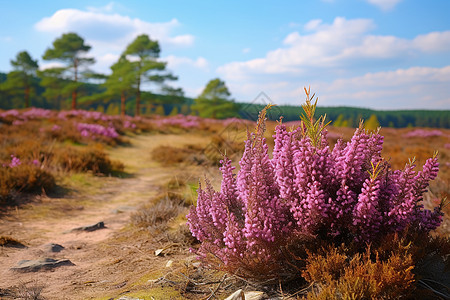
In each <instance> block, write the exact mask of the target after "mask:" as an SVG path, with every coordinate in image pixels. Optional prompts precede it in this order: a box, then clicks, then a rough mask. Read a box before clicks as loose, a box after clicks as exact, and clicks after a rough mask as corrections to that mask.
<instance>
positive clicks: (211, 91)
mask: <svg viewBox="0 0 450 300" xmlns="http://www.w3.org/2000/svg"><path fill="white" fill-rule="evenodd" d="M90 50H91V46H89V45H87V44H86V43H85V41H84V39H83V38H82V37H80V36H79V35H78V34H76V33H66V34H63V35H62V36H61V37H59V38H57V39H55V41H54V42H53V44H52V46H51V47H49V48H48V49H47V50H46V51H45V53H44V54H43V56H42V58H43V59H44V60H45V61H49V62H53V63H56V64H57V66H56V67H51V68H46V69H44V70H41V69H39V65H38V61H37V60H36V59H33V58H32V57H31V56H30V55H29V53H28V52H27V51H21V52H19V53H18V54H17V56H16V58H15V59H12V60H11V67H12V71H11V72H9V73H7V74H6V73H1V72H0V109H19V108H27V107H31V106H33V107H39V108H45V109H56V110H58V109H75V108H79V109H84V110H95V111H100V112H105V113H107V114H109V115H118V114H122V115H125V114H127V115H141V114H143V115H150V114H159V115H176V114H179V113H180V114H184V115H188V114H194V115H201V116H206V117H213V118H226V117H230V116H236V117H240V118H245V119H251V120H253V121H255V120H256V118H257V116H258V112H259V111H260V110H261V109H263V108H264V106H265V104H268V103H263V104H261V103H258V101H255V103H245V102H240V101H235V100H233V99H232V97H231V94H230V92H229V90H228V88H227V87H226V84H225V82H224V81H222V80H220V79H219V78H214V79H212V80H210V81H209V82H208V83H207V84H206V86H205V89H204V91H203V92H202V93H201V94H200V95H198V97H197V98H196V99H193V98H189V97H185V95H184V91H183V89H182V88H180V87H178V88H174V87H172V86H171V85H168V84H167V82H169V81H176V80H177V76H176V75H174V74H171V73H170V72H168V71H167V62H164V61H162V60H161V59H160V52H161V49H160V46H159V43H158V41H156V40H152V39H151V38H150V37H149V36H148V35H145V34H143V35H140V36H138V37H136V39H135V40H133V41H132V42H131V43H130V44H129V45H127V46H126V47H125V49H124V51H123V52H122V54H121V56H120V57H119V59H118V60H117V62H115V63H114V64H113V65H112V66H111V67H110V68H111V74H110V75H105V74H99V73H95V72H93V71H91V70H90V69H89V66H90V65H92V64H93V63H94V62H95V60H94V59H93V58H92V57H89V51H90ZM143 86H145V87H146V89H145V90H143V89H142V87H143ZM149 87H150V88H151V90H152V92H150V91H149V90H148V88H149ZM205 101H206V102H205ZM199 108H201V109H199ZM298 108H299V107H298V106H286V105H284V106H279V107H277V110H276V111H274V112H271V113H270V114H269V115H268V118H269V119H272V120H277V119H278V118H279V117H280V116H283V117H284V120H285V121H295V120H297V119H298V113H297V111H298ZM250 112H251V113H250ZM317 113H318V114H321V115H322V114H327V115H328V116H329V118H330V119H331V120H334V122H335V123H334V125H335V126H336V127H356V126H358V124H359V120H360V119H365V120H369V119H370V118H372V119H375V120H373V121H374V122H375V124H376V123H377V122H378V123H379V124H380V125H381V126H383V127H393V128H404V127H436V128H450V119H449V117H448V116H449V114H450V111H448V110H447V111H443V110H401V111H399V110H397V111H379V110H378V111H377V110H371V109H365V108H355V107H318V108H317Z"/></svg>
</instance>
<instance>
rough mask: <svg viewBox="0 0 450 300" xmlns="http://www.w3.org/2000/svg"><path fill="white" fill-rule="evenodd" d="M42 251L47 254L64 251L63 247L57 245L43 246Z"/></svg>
mask: <svg viewBox="0 0 450 300" xmlns="http://www.w3.org/2000/svg"><path fill="white" fill-rule="evenodd" d="M44 249H45V251H48V252H61V251H62V250H64V247H63V246H61V245H59V244H55V243H50V244H47V245H45V246H44Z"/></svg>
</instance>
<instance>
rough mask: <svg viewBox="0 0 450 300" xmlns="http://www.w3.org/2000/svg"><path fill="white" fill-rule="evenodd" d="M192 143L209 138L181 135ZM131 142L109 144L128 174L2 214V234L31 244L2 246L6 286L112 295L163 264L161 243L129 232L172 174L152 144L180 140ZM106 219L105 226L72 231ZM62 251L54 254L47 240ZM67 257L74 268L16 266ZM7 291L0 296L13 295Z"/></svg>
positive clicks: (0, 266) (56, 294) (56, 295)
mask: <svg viewBox="0 0 450 300" xmlns="http://www.w3.org/2000/svg"><path fill="white" fill-rule="evenodd" d="M183 140H184V141H185V142H186V141H188V142H189V143H199V144H203V143H205V138H203V137H200V136H183ZM130 141H131V146H126V147H117V148H114V149H111V150H110V156H111V158H112V159H118V160H120V161H122V162H123V163H124V164H125V166H126V168H125V171H126V172H128V173H129V174H130V175H131V176H130V178H113V177H101V178H98V177H92V181H93V182H92V186H89V183H88V184H85V185H84V186H83V187H81V188H80V189H79V190H77V189H75V190H74V191H72V192H70V193H69V194H68V195H66V196H64V198H49V197H40V198H38V199H36V201H34V202H33V203H32V204H29V205H25V206H24V207H22V208H19V209H15V210H14V209H13V210H11V211H10V212H9V213H7V214H6V215H4V216H1V217H0V236H10V237H13V238H14V239H17V240H19V241H21V242H22V243H24V244H25V245H26V246H27V248H22V249H20V248H10V247H3V248H0V291H2V289H3V291H5V290H6V291H7V290H12V289H13V288H14V287H17V286H22V288H23V289H26V288H25V287H27V288H32V287H33V286H35V287H36V286H37V287H39V286H40V287H42V288H43V289H42V292H41V296H43V297H44V298H45V299H113V298H116V297H119V296H120V295H121V294H125V293H126V292H128V291H132V290H133V286H134V285H135V284H136V282H137V281H139V280H140V278H142V276H146V274H147V275H148V274H150V273H152V272H157V271H158V269H160V268H161V267H164V265H165V264H166V263H167V258H164V257H162V258H161V257H155V255H154V254H153V251H154V250H155V249H157V248H158V247H159V246H160V245H155V243H154V242H153V243H152V242H150V240H151V239H149V238H146V237H145V234H141V235H139V236H136V237H130V236H127V231H126V228H127V226H129V222H130V221H129V220H130V214H131V213H132V212H133V211H135V210H136V209H138V208H139V207H140V206H141V205H143V204H144V203H148V202H149V201H150V200H151V198H152V197H154V196H155V195H157V193H158V192H160V189H161V188H160V186H161V185H163V184H164V183H166V182H167V181H168V180H169V179H170V177H171V176H173V175H171V174H170V172H168V169H167V168H163V167H161V166H159V165H158V164H157V163H155V162H153V161H152V160H151V159H150V157H151V156H150V153H151V150H152V148H153V147H156V146H158V145H176V144H177V143H182V142H183V141H180V138H179V136H175V135H173V136H172V135H165V136H163V135H140V136H136V137H132V138H131V139H130ZM100 221H103V222H104V224H105V226H106V228H105V229H100V230H96V231H93V232H69V233H67V232H68V231H70V230H71V229H73V228H77V227H80V226H86V225H92V224H95V223H97V222H100ZM49 243H55V244H59V245H62V246H63V247H64V250H62V251H61V252H57V253H52V252H51V251H48V250H46V245H48V244H49ZM39 258H54V259H69V260H70V261H71V262H72V263H73V264H74V266H61V267H58V268H55V269H53V270H44V271H39V272H29V273H18V272H15V271H12V270H11V268H12V267H14V266H16V265H17V263H18V262H19V261H20V260H31V259H33V260H34V259H39ZM7 297H8V296H3V298H2V296H1V293H0V299H9V298H7Z"/></svg>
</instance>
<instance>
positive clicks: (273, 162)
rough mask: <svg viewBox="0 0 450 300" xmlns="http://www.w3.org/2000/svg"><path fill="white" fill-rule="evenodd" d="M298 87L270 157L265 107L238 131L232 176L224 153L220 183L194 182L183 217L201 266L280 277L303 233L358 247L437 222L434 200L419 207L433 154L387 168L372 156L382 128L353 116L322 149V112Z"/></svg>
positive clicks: (431, 174)
mask: <svg viewBox="0 0 450 300" xmlns="http://www.w3.org/2000/svg"><path fill="white" fill-rule="evenodd" d="M306 92H307V101H306V104H305V105H303V109H304V111H305V113H304V114H303V115H302V116H301V119H302V122H301V123H300V124H299V125H298V126H296V127H290V128H288V127H287V126H286V125H285V124H282V122H281V121H280V122H279V124H278V126H277V127H276V130H275V134H274V135H273V137H274V140H275V146H274V149H273V155H272V158H270V156H269V153H268V152H269V151H268V146H267V143H266V139H265V138H264V131H265V114H266V110H267V109H268V108H270V107H266V108H265V109H264V110H263V111H262V112H261V113H260V117H259V120H258V123H257V126H256V130H255V131H254V132H249V133H248V137H247V141H246V142H245V151H244V153H243V156H242V158H241V160H240V162H239V165H240V169H239V171H238V172H237V174H235V173H234V172H233V170H234V167H233V166H232V164H231V161H230V160H229V159H228V158H227V157H225V158H224V159H223V161H222V167H221V171H222V177H223V179H222V184H221V189H220V191H215V190H214V189H213V187H212V186H211V184H210V183H209V181H208V180H206V183H205V185H200V187H199V189H198V199H197V206H196V207H192V208H191V210H190V212H189V214H188V216H187V218H188V224H189V226H190V230H191V232H192V234H193V235H194V236H195V237H196V238H197V239H198V240H199V241H200V242H201V244H200V247H199V248H198V249H196V250H193V251H195V252H196V253H197V254H198V255H199V258H200V259H201V260H202V261H203V262H205V263H206V264H208V265H210V266H212V267H214V268H218V269H222V270H225V271H228V272H230V273H233V274H237V275H241V276H245V277H246V278H253V279H264V280H266V279H270V278H271V277H273V278H280V277H285V276H291V275H292V272H296V273H298V272H297V271H296V270H295V268H293V267H292V266H291V261H292V255H289V253H287V252H289V251H287V249H289V247H291V246H292V244H293V243H301V241H302V240H303V241H304V240H305V239H304V237H309V238H314V239H316V240H324V241H335V242H337V243H340V242H342V241H344V242H345V241H356V242H357V243H359V244H360V245H365V244H366V243H371V242H377V241H379V240H381V239H382V238H384V237H386V236H387V235H389V234H393V233H398V234H401V233H402V232H403V231H404V230H405V229H406V228H413V229H414V230H417V231H422V232H424V233H428V232H429V231H431V230H433V229H435V228H437V227H438V226H439V225H440V222H441V220H442V215H443V213H442V212H441V208H442V203H441V205H440V206H439V207H436V208H435V209H434V210H433V211H430V210H426V209H424V207H423V205H422V199H423V198H422V197H423V194H424V193H425V192H426V191H427V187H428V184H429V182H430V180H433V179H435V178H436V175H437V172H438V166H439V163H438V161H437V157H436V155H434V156H433V157H432V158H430V159H428V160H427V161H426V163H425V165H424V166H423V170H421V171H419V172H416V171H415V165H414V162H413V161H411V162H410V163H408V164H407V165H406V166H405V168H404V169H403V170H392V169H391V167H390V164H389V162H388V161H386V160H384V159H383V158H382V156H381V151H382V146H383V136H381V135H380V134H379V132H378V131H375V132H368V131H366V130H365V129H364V127H363V124H362V123H361V125H360V126H359V128H357V129H356V131H355V133H354V135H353V137H352V138H351V140H350V141H349V142H346V143H345V142H343V141H342V139H339V140H338V142H337V143H336V145H335V146H334V148H333V149H331V148H330V146H329V145H328V143H327V132H326V129H325V127H326V125H327V124H325V117H320V118H319V119H318V120H315V119H314V111H315V106H316V103H317V100H316V103H314V104H312V103H311V101H310V97H309V91H306ZM312 98H314V96H313V97H312ZM302 237H303V239H302ZM283 272H287V274H282V273H283ZM289 272H291V274H289ZM273 278H272V279H273Z"/></svg>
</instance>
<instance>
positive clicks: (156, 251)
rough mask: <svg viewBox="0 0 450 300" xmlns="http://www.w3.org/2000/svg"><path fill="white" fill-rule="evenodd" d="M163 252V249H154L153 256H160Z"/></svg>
mask: <svg viewBox="0 0 450 300" xmlns="http://www.w3.org/2000/svg"><path fill="white" fill-rule="evenodd" d="M163 251H164V249H156V250H155V256H158V255H160V254H161V253H162V252H163Z"/></svg>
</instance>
